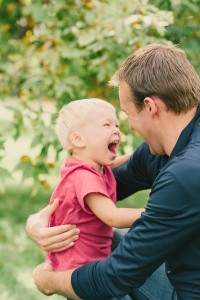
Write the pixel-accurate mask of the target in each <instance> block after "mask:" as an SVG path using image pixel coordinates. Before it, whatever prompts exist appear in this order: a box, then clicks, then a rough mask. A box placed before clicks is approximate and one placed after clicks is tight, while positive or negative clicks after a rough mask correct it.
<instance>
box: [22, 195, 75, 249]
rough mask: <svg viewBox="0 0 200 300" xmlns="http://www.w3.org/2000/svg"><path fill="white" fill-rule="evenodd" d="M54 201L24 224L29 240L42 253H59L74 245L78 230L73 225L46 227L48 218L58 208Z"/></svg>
mask: <svg viewBox="0 0 200 300" xmlns="http://www.w3.org/2000/svg"><path fill="white" fill-rule="evenodd" d="M58 203H59V201H58V200H55V201H54V202H53V203H52V204H51V205H48V206H46V207H45V208H43V209H42V210H41V211H39V212H38V213H35V214H33V215H30V216H29V218H28V220H27V223H26V232H27V234H28V235H29V236H30V238H31V239H32V240H33V241H34V242H35V243H36V245H38V246H39V247H40V248H41V249H43V250H44V251H51V252H59V251H63V250H66V249H68V248H70V247H72V246H73V245H74V241H76V240H77V239H78V237H79V233H80V230H79V229H78V228H76V226H75V225H70V224H68V225H60V226H54V227H48V224H49V219H50V216H51V215H52V214H53V212H54V211H55V209H56V208H57V206H58Z"/></svg>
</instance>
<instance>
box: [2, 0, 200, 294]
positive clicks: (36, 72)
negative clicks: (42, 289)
mask: <svg viewBox="0 0 200 300" xmlns="http://www.w3.org/2000/svg"><path fill="white" fill-rule="evenodd" d="M199 7H200V0H181V1H180V0H166V1H162V0H161V1H160V0H152V1H148V0H126V1H124V0H102V1H99V0H73V1H72V0H65V1H64V0H46V1H40V0H34V1H33V0H18V1H12V0H9V1H8V0H0V276H1V282H0V298H1V300H26V299H28V300H36V299H46V296H43V295H42V294H40V293H39V292H38V291H37V290H36V288H35V286H34V284H33V281H32V270H33V269H34V267H35V266H36V265H37V264H38V263H40V262H42V261H43V260H44V253H42V251H41V250H39V249H38V248H37V247H36V246H35V245H34V244H33V243H32V242H31V241H30V239H29V238H28V237H27V236H26V233H25V223H26V219H27V217H28V215H29V214H31V213H34V212H36V211H37V210H39V209H40V208H42V207H44V206H45V205H46V204H48V202H49V197H50V195H51V192H52V190H53V188H54V187H55V185H56V183H57V180H58V170H59V167H60V165H61V163H62V162H63V161H64V159H65V157H66V153H64V151H62V149H61V147H60V145H59V142H58V140H57V138H56V136H55V133H54V122H55V117H56V114H57V112H58V110H59V109H60V107H61V106H62V105H63V104H64V103H67V102H70V101H72V100H75V99H81V98H89V97H98V98H101V99H104V100H108V101H109V102H111V103H112V104H113V105H114V106H115V107H116V109H117V113H118V117H119V119H120V123H121V130H122V143H121V148H120V153H121V154H124V153H131V152H132V151H134V149H135V148H136V147H137V146H138V145H139V144H140V143H141V142H142V138H141V137H140V136H139V135H138V134H137V133H136V132H131V131H130V130H129V129H128V124H127V120H126V116H125V115H124V114H123V113H122V112H121V111H120V109H119V101H118V92H117V90H116V89H113V88H110V87H108V81H109V79H110V77H111V76H112V75H113V74H114V73H115V71H116V70H117V68H118V66H119V65H120V63H121V62H122V61H123V60H124V59H125V58H126V57H127V56H128V55H129V54H131V52H133V51H135V50H137V49H138V48H140V47H142V46H144V45H146V44H149V43H166V44H170V43H175V44H178V45H179V46H180V47H181V48H182V49H183V50H185V52H186V54H187V56H188V58H189V59H190V61H191V63H192V64H193V66H194V67H195V69H196V71H197V72H198V73H199V74H200V54H199V53H200V51H199V50H200V49H199V47H200V14H199ZM147 200H148V191H145V192H141V193H138V194H136V195H134V196H133V197H130V198H128V199H125V200H124V201H122V203H120V204H119V205H123V206H133V207H142V206H143V205H145V203H146V201H147ZM51 299H52V300H55V299H60V297H59V296H52V297H51Z"/></svg>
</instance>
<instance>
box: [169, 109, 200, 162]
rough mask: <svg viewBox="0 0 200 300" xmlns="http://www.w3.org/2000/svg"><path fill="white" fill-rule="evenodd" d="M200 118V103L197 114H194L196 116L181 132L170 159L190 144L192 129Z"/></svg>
mask: <svg viewBox="0 0 200 300" xmlns="http://www.w3.org/2000/svg"><path fill="white" fill-rule="evenodd" d="M199 118H200V105H198V107H197V112H196V115H195V116H194V118H193V119H192V120H191V121H190V123H189V124H188V125H187V126H186V127H185V128H184V129H183V131H182V132H181V134H180V136H179V138H178V141H177V143H176V145H175V147H174V149H173V151H172V153H171V155H170V159H171V158H173V157H174V156H175V155H177V154H178V153H179V152H180V151H182V150H183V149H184V148H185V147H186V145H187V144H188V141H189V138H190V136H191V133H192V131H193V130H192V129H193V126H194V124H195V122H196V120H198V119H199Z"/></svg>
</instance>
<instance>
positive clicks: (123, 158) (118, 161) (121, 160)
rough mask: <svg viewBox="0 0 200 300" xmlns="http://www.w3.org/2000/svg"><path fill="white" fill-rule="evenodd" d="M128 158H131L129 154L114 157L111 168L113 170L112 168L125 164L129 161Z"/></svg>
mask: <svg viewBox="0 0 200 300" xmlns="http://www.w3.org/2000/svg"><path fill="white" fill-rule="evenodd" d="M130 156H131V155H130V154H124V155H122V156H119V157H116V158H115V161H114V163H113V165H112V166H111V168H112V169H114V168H117V167H119V166H120V165H122V164H123V163H125V162H126V161H127V160H128V159H129V157H130Z"/></svg>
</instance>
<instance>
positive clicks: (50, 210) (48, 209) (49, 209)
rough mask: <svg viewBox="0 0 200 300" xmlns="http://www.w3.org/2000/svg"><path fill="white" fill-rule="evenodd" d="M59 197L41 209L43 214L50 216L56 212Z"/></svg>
mask: <svg viewBox="0 0 200 300" xmlns="http://www.w3.org/2000/svg"><path fill="white" fill-rule="evenodd" d="M58 204H59V199H58V198H56V199H55V200H54V201H53V203H51V204H49V205H47V206H46V207H45V208H43V209H42V210H41V214H45V215H46V216H47V217H48V218H50V216H51V215H52V214H53V213H54V211H55V210H56V208H57V207H58Z"/></svg>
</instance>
